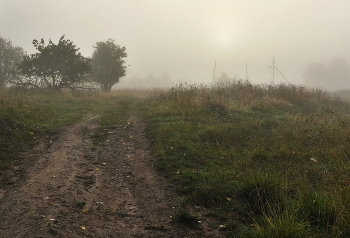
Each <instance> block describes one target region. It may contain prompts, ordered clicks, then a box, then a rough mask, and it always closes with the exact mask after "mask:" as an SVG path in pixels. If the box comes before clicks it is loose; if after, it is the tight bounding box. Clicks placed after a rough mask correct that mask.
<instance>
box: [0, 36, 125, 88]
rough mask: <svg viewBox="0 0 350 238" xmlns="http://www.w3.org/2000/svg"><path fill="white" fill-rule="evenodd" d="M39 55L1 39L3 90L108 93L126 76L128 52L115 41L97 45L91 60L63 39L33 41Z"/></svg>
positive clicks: (0, 84)
mask: <svg viewBox="0 0 350 238" xmlns="http://www.w3.org/2000/svg"><path fill="white" fill-rule="evenodd" d="M32 43H33V46H34V47H35V49H36V51H37V53H35V54H31V55H28V54H26V53H25V51H24V50H23V48H21V47H18V46H13V45H12V42H11V41H10V40H7V39H4V38H2V37H1V36H0V89H1V88H5V87H11V86H17V87H22V88H37V89H42V90H52V91H60V90H61V89H63V88H69V89H72V90H75V89H78V88H88V89H91V88H96V86H98V87H99V88H100V89H101V91H104V92H109V91H111V89H112V86H113V85H114V84H116V83H118V82H119V79H120V78H121V77H123V76H125V73H126V69H127V66H126V65H125V58H126V57H127V53H126V48H125V47H120V46H119V45H117V44H116V43H115V40H112V39H108V40H107V41H101V42H97V43H96V44H95V45H94V51H93V54H92V57H91V58H89V57H84V56H82V55H81V53H80V52H79V48H78V47H77V46H76V45H74V44H73V42H72V41H71V40H68V39H65V36H64V35H63V36H62V37H61V38H60V39H59V41H58V43H57V44H55V43H54V42H53V41H52V40H51V39H50V40H49V42H48V44H45V41H44V39H41V40H40V41H38V40H33V42H32Z"/></svg>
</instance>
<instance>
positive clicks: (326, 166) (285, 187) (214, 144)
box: [0, 81, 350, 237]
mask: <svg viewBox="0 0 350 238" xmlns="http://www.w3.org/2000/svg"><path fill="white" fill-rule="evenodd" d="M144 96H145V92H144V91H143V92H141V91H135V90H134V91H133V90H130V91H117V92H115V93H112V94H96V95H91V96H83V97H79V96H75V97H74V96H72V95H68V94H57V95H45V94H31V93H23V92H16V91H13V90H8V91H4V92H0V147H1V150H0V170H3V169H8V168H10V167H11V166H12V164H13V163H14V161H16V160H19V159H20V153H21V152H22V151H26V150H27V149H28V148H30V147H31V146H33V145H34V144H35V143H36V141H37V140H38V139H39V138H41V137H42V136H45V135H47V134H50V133H54V132H55V131H57V130H59V129H60V128H62V127H65V126H67V125H70V124H72V123H74V122H76V121H78V120H80V119H82V118H83V117H84V116H86V115H87V114H90V115H91V114H92V115H97V114H98V115H101V117H100V119H99V123H100V128H99V129H98V130H97V131H96V133H94V135H93V136H92V138H93V141H94V146H95V147H97V146H98V144H99V143H101V142H102V141H104V140H105V139H106V136H107V135H108V132H109V131H110V130H112V129H113V128H114V127H115V126H116V124H119V125H124V126H129V125H128V124H127V119H128V117H129V115H130V112H131V111H135V110H138V111H139V112H138V113H139V116H141V117H143V118H144V120H145V122H146V135H147V137H148V138H149V139H150V142H151V150H152V153H153V154H154V155H155V156H156V158H157V160H156V163H155V166H156V168H158V170H159V171H160V172H161V174H162V175H164V176H165V177H166V178H167V179H168V180H169V182H170V183H171V184H173V185H174V186H175V188H176V190H177V191H178V193H180V194H181V195H182V196H183V197H184V198H186V199H185V200H186V201H183V202H184V203H186V204H185V205H183V206H181V208H180V209H179V210H178V211H177V212H176V214H175V215H174V217H175V218H176V220H177V221H179V222H184V223H186V224H194V223H196V222H198V217H197V215H198V216H200V217H201V219H204V220H205V219H206V217H207V216H208V215H209V214H210V215H211V216H214V217H215V218H216V219H217V220H218V221H219V222H220V224H225V227H226V228H225V232H226V235H227V237H349V236H350V225H349V224H350V205H349V204H350V160H349V159H350V147H349V146H348V145H349V142H350V117H349V116H350V104H349V103H348V102H347V101H343V100H341V99H340V98H337V97H335V96H333V95H332V94H329V93H328V92H326V91H322V90H319V89H312V88H306V87H303V86H297V85H283V84H282V85H253V84H251V83H250V82H247V81H233V82H229V83H225V84H220V85H212V86H206V85H179V86H177V87H174V88H171V89H170V90H153V91H149V92H147V98H146V99H145V98H144ZM343 96H344V95H343ZM193 205H195V206H203V207H204V208H205V209H202V211H205V214H204V213H203V214H199V213H200V212H196V215H193V214H191V213H190V212H189V211H190V210H191V209H190V206H193Z"/></svg>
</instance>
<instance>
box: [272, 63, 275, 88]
mask: <svg viewBox="0 0 350 238" xmlns="http://www.w3.org/2000/svg"><path fill="white" fill-rule="evenodd" d="M274 83H275V57H273V58H272V84H274Z"/></svg>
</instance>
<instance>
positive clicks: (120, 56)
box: [91, 39, 127, 92]
mask: <svg viewBox="0 0 350 238" xmlns="http://www.w3.org/2000/svg"><path fill="white" fill-rule="evenodd" d="M94 48H95V50H94V52H93V54H92V60H91V66H92V75H91V76H92V81H93V82H96V83H99V84H100V85H101V90H102V91H104V92H109V91H111V89H112V86H113V85H114V84H116V83H118V82H119V78H120V77H123V76H125V73H126V68H127V67H126V66H125V61H124V58H126V56H127V54H126V52H125V51H126V49H125V47H120V46H119V45H116V44H115V43H114V40H112V39H108V41H105V42H102V41H101V42H97V43H96V46H94Z"/></svg>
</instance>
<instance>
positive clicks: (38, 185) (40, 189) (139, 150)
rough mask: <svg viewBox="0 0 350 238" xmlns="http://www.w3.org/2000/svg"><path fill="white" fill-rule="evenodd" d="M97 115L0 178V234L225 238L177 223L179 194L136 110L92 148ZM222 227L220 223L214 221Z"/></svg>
mask: <svg viewBox="0 0 350 238" xmlns="http://www.w3.org/2000/svg"><path fill="white" fill-rule="evenodd" d="M97 122H98V117H97V116H90V117H87V118H85V119H84V120H82V121H81V122H79V123H77V124H75V125H72V126H70V127H68V128H65V129H64V130H62V131H61V132H59V133H57V134H56V135H54V136H51V137H47V138H45V139H44V140H42V141H41V142H40V143H39V144H38V145H37V146H36V147H35V148H34V149H33V150H32V151H30V152H28V153H27V154H26V155H25V158H24V159H23V161H21V162H20V164H17V165H16V166H14V168H13V169H11V170H9V171H5V172H3V173H2V175H1V176H0V237H1V238H2V237H11V238H12V237H37V238H39V237H222V233H221V231H220V230H218V229H217V228H216V227H211V226H212V225H210V224H209V223H210V222H209V221H206V220H205V219H204V220H203V221H202V224H200V226H199V228H190V227H187V226H184V225H181V224H178V223H176V222H174V221H173V216H174V214H175V212H176V209H177V205H178V204H179V201H180V197H179V196H178V195H177V194H176V193H174V191H173V188H172V187H171V186H170V185H169V184H167V182H166V181H165V180H164V179H163V177H162V176H160V175H159V174H157V172H156V171H155V170H154V168H153V166H152V165H153V162H154V158H153V157H152V156H151V155H150V152H149V144H148V141H147V140H146V138H145V136H144V124H143V123H142V122H141V121H139V119H138V118H137V117H136V116H130V117H129V119H128V122H127V123H124V124H119V125H116V129H114V130H113V131H106V133H108V138H107V140H106V141H105V142H104V143H102V144H101V145H100V146H98V147H97V148H94V149H92V148H93V145H92V141H91V138H90V137H91V134H93V133H94V131H95V129H96V128H97V127H98V125H97ZM215 226H216V225H215Z"/></svg>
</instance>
